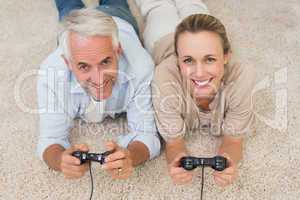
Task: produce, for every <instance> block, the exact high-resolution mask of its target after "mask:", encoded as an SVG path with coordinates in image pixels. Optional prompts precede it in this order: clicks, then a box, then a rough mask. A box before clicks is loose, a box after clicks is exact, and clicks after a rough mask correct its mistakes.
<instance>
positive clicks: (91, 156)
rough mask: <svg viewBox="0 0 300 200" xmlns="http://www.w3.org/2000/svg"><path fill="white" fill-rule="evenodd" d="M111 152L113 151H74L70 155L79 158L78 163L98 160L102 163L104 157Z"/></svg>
mask: <svg viewBox="0 0 300 200" xmlns="http://www.w3.org/2000/svg"><path fill="white" fill-rule="evenodd" d="M111 153H113V152H112V151H106V152H104V153H88V152H83V151H75V152H73V153H72V156H74V157H76V158H78V159H79V160H80V164H83V163H85V162H86V161H94V162H98V163H100V164H101V165H102V164H103V163H104V161H105V157H106V156H108V155H109V154H111Z"/></svg>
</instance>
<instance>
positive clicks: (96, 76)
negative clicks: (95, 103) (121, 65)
mask: <svg viewBox="0 0 300 200" xmlns="http://www.w3.org/2000/svg"><path fill="white" fill-rule="evenodd" d="M91 81H92V82H93V83H94V84H97V85H98V86H99V85H101V84H102V83H103V73H102V72H101V71H100V70H98V69H97V68H96V69H95V70H93V71H92V72H91Z"/></svg>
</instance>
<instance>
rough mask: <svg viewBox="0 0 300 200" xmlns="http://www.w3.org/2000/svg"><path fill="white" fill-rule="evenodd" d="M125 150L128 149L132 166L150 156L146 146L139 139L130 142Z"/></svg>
mask: <svg viewBox="0 0 300 200" xmlns="http://www.w3.org/2000/svg"><path fill="white" fill-rule="evenodd" d="M127 150H128V151H129V154H130V155H129V156H130V158H131V160H132V165H133V166H137V165H139V164H141V163H143V162H145V161H146V160H148V159H149V158H150V152H149V150H148V148H147V146H146V145H145V144H144V143H142V142H140V141H133V142H131V143H130V144H129V145H128V147H127Z"/></svg>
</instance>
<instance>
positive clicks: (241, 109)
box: [222, 66, 256, 136]
mask: <svg viewBox="0 0 300 200" xmlns="http://www.w3.org/2000/svg"><path fill="white" fill-rule="evenodd" d="M232 76H237V78H236V79H235V80H234V81H233V82H232V83H230V86H229V88H228V91H227V92H228V95H227V99H226V101H227V104H228V106H227V108H226V112H225V118H224V121H223V125H222V134H227V135H231V136H246V135H248V134H251V132H252V131H254V122H255V117H254V112H253V102H252V92H253V88H254V85H255V77H256V76H255V70H254V69H253V68H251V67H247V66H239V68H238V69H237V70H235V71H234V72H232Z"/></svg>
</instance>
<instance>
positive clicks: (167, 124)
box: [152, 61, 187, 141]
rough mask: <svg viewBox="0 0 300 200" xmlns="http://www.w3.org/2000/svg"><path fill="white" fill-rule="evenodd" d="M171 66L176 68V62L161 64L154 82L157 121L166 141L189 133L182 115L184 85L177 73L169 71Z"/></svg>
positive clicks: (154, 103)
mask: <svg viewBox="0 0 300 200" xmlns="http://www.w3.org/2000/svg"><path fill="white" fill-rule="evenodd" d="M170 64H171V65H174V66H176V62H175V61H174V62H171V63H169V62H165V61H163V62H162V63H160V64H159V66H157V68H156V71H155V75H154V79H153V82H152V100H153V106H154V111H155V120H156V124H157V128H158V131H159V133H160V135H161V136H162V137H163V139H164V140H165V141H168V140H170V139H174V138H178V137H183V136H184V135H185V133H186V131H187V128H186V124H185V120H184V118H183V114H182V111H183V109H184V108H183V101H184V99H183V92H182V91H183V90H182V85H181V84H180V81H179V80H178V77H177V76H176V74H174V73H175V72H173V71H170V70H168V67H169V65H170ZM174 66H173V67H174ZM170 67H171V66H170Z"/></svg>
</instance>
